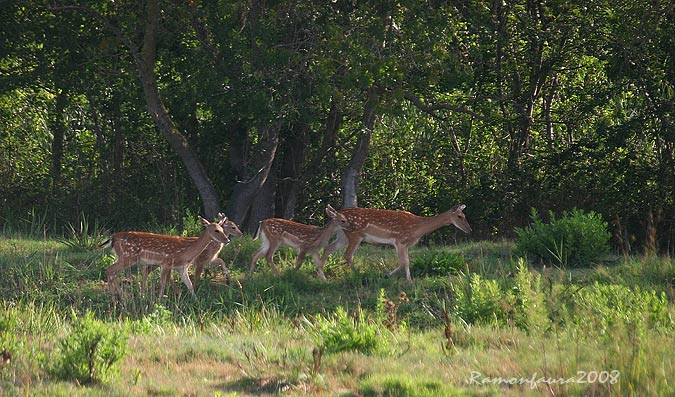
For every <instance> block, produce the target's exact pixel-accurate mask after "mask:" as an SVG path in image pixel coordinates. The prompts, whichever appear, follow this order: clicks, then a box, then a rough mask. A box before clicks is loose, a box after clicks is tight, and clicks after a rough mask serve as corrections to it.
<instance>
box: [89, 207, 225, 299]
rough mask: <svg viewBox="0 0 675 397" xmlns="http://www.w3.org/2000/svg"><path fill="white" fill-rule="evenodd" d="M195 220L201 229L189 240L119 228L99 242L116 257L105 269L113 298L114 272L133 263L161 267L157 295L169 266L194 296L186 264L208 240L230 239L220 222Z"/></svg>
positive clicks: (169, 269) (216, 241)
mask: <svg viewBox="0 0 675 397" xmlns="http://www.w3.org/2000/svg"><path fill="white" fill-rule="evenodd" d="M199 221H200V222H201V224H202V225H203V226H204V231H203V232H202V234H201V235H200V236H199V237H198V238H197V239H195V240H192V241H189V240H185V239H184V238H183V237H180V236H167V235H164V234H155V233H147V232H122V233H115V234H113V235H112V236H111V237H110V239H108V240H107V241H106V242H104V243H103V244H101V246H102V247H107V248H112V250H113V252H114V253H115V256H116V257H117V261H116V262H115V263H113V264H112V265H110V266H109V267H108V269H107V279H108V287H109V288H110V292H111V293H112V296H113V300H114V301H116V294H115V293H116V292H118V293H119V294H120V296H121V295H122V289H121V287H120V286H119V285H117V283H116V281H115V277H116V276H117V273H119V272H120V271H121V270H124V269H126V268H129V267H131V266H132V265H134V264H137V263H138V264H141V265H145V266H160V267H161V268H162V276H161V286H160V292H159V294H160V296H163V295H164V288H165V287H166V281H167V280H168V279H169V275H170V274H171V270H176V271H177V272H178V273H179V274H180V276H181V278H182V280H183V283H184V284H185V286H186V287H187V288H188V290H189V291H190V294H191V295H192V296H193V297H195V298H196V295H195V293H194V288H193V287H192V282H191V281H190V277H188V273H187V270H188V266H189V265H190V264H191V263H192V262H194V260H195V259H196V258H197V257H198V256H199V255H200V254H201V253H202V252H203V251H204V249H205V248H206V247H207V246H208V245H209V244H211V242H215V243H218V244H227V243H228V242H229V241H230V239H229V238H228V237H227V235H226V234H225V232H224V231H223V228H222V226H221V225H220V223H218V222H209V221H207V220H206V219H204V218H202V217H201V216H200V217H199Z"/></svg>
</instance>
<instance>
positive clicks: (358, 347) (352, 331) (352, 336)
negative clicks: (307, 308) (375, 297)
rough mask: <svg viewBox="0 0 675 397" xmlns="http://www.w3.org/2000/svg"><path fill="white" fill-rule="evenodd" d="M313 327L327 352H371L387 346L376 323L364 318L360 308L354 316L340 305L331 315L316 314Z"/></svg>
mask: <svg viewBox="0 0 675 397" xmlns="http://www.w3.org/2000/svg"><path fill="white" fill-rule="evenodd" d="M314 327H315V330H316V333H317V336H318V339H319V340H318V342H319V344H320V345H321V347H322V348H323V349H325V350H326V352H328V353H337V352H341V351H358V352H361V353H365V354H371V353H375V352H377V351H379V350H382V349H384V348H386V346H387V340H386V338H383V337H382V336H381V335H380V334H379V332H378V327H377V325H376V324H373V323H371V322H369V321H368V320H367V319H366V318H364V314H363V312H362V311H360V310H359V311H358V312H357V313H356V316H355V317H350V316H349V315H348V314H347V312H346V311H345V309H344V308H343V307H342V306H338V307H337V309H336V311H335V314H333V315H331V316H322V315H320V314H319V315H317V316H316V321H315V323H314Z"/></svg>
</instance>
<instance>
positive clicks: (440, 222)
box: [321, 204, 471, 281]
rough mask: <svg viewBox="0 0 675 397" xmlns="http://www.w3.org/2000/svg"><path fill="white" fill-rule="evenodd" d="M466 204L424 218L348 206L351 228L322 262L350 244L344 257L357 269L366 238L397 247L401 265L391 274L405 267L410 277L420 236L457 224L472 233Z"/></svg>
mask: <svg viewBox="0 0 675 397" xmlns="http://www.w3.org/2000/svg"><path fill="white" fill-rule="evenodd" d="M464 208H466V206H465V205H464V204H462V205H456V206H454V207H452V208H451V209H450V210H449V211H446V212H443V213H442V214H438V215H436V216H431V217H422V216H417V215H414V214H411V213H410V212H406V211H391V210H380V209H372V208H345V209H343V210H342V211H340V213H341V214H342V215H344V216H345V218H347V221H349V224H350V225H351V227H352V229H351V230H343V231H342V232H338V238H337V240H335V241H334V242H333V243H331V244H330V245H328V246H327V247H326V249H324V251H323V256H322V258H321V260H322V261H325V260H326V258H327V257H328V256H329V255H330V254H332V253H333V252H335V251H337V250H338V249H340V248H342V247H344V246H345V245H347V249H346V250H345V253H344V258H345V260H346V261H347V263H348V264H349V266H350V267H351V268H352V269H353V268H354V251H356V249H357V248H358V247H359V245H360V244H361V242H362V241H365V242H367V243H374V244H389V245H392V246H394V247H395V248H396V253H397V255H398V262H399V265H398V267H397V268H396V269H394V270H392V271H391V272H390V273H389V275H392V274H394V273H396V272H397V271H399V270H400V269H401V268H403V269H405V277H406V279H407V280H408V281H410V280H412V278H411V277H410V259H409V257H408V248H410V247H411V246H413V245H415V244H417V242H418V241H419V239H420V238H421V237H422V236H424V235H426V234H428V233H431V232H433V231H434V230H436V229H439V228H441V227H443V226H448V225H455V226H456V227H457V228H458V229H460V230H461V231H463V232H464V233H470V232H471V226H469V222H468V221H467V220H466V217H465V216H464V213H463V212H462V210H464Z"/></svg>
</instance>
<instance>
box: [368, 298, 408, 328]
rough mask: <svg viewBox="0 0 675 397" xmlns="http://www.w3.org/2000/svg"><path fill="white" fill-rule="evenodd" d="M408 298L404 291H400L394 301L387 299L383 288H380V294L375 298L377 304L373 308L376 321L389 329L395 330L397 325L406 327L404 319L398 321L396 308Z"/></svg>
mask: <svg viewBox="0 0 675 397" xmlns="http://www.w3.org/2000/svg"><path fill="white" fill-rule="evenodd" d="M408 301H410V299H409V298H408V295H407V294H406V293H405V291H401V293H400V294H399V296H398V299H397V300H396V301H393V300H389V299H387V295H386V293H385V291H384V288H381V289H380V294H379V296H378V299H377V306H376V308H375V315H376V318H377V321H378V323H381V324H383V325H384V326H385V327H387V329H388V330H390V331H395V330H397V329H398V328H399V327H401V328H404V329H405V328H406V326H407V324H406V323H405V321H403V322H399V321H398V308H399V306H401V304H402V303H405V302H408Z"/></svg>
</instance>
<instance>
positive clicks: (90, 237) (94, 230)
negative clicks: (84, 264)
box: [59, 213, 107, 250]
mask: <svg viewBox="0 0 675 397" xmlns="http://www.w3.org/2000/svg"><path fill="white" fill-rule="evenodd" d="M105 234H107V232H105V229H104V228H103V227H101V226H100V225H99V223H98V221H95V222H94V224H93V225H90V224H89V221H88V220H87V217H86V216H85V215H84V213H83V214H81V215H80V220H79V222H78V224H77V225H73V224H72V223H68V226H67V227H66V233H65V237H64V238H62V239H60V240H59V241H60V242H61V243H63V244H65V245H66V246H67V247H68V248H72V249H79V250H92V249H96V248H98V246H99V244H100V243H101V241H103V236H104V235H105Z"/></svg>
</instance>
